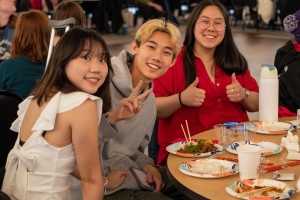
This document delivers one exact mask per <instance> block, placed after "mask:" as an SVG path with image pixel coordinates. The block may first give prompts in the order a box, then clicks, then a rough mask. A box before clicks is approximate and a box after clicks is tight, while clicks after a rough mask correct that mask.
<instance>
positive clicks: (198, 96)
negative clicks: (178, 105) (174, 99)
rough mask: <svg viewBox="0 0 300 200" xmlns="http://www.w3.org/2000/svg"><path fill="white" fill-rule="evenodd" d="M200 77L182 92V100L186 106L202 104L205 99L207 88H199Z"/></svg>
mask: <svg viewBox="0 0 300 200" xmlns="http://www.w3.org/2000/svg"><path fill="white" fill-rule="evenodd" d="M198 83H199V78H198V77H196V79H195V80H194V82H193V83H191V84H190V85H189V86H188V87H187V88H186V89H185V90H184V91H183V92H182V93H181V102H182V103H183V104H184V105H185V106H192V107H198V106H201V105H202V104H203V102H204V100H205V90H203V89H200V88H198V87H197V86H198Z"/></svg>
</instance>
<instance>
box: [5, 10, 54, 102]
mask: <svg viewBox="0 0 300 200" xmlns="http://www.w3.org/2000/svg"><path fill="white" fill-rule="evenodd" d="M48 23H49V19H48V16H47V15H46V14H45V13H44V12H42V11H39V10H31V11H27V12H22V13H21V14H20V15H19V19H18V22H17V24H16V29H15V36H14V39H13V41H12V46H11V58H9V59H7V60H5V61H3V62H2V63H0V89H3V90H9V91H11V92H13V93H15V94H17V95H19V96H20V97H22V98H26V97H27V96H28V94H29V93H30V92H31V91H32V89H33V88H34V86H35V85H36V81H37V80H39V79H40V78H41V76H42V75H43V73H44V71H45V63H46V58H47V52H48V45H49V44H48V43H49V39H50V28H49V26H48Z"/></svg>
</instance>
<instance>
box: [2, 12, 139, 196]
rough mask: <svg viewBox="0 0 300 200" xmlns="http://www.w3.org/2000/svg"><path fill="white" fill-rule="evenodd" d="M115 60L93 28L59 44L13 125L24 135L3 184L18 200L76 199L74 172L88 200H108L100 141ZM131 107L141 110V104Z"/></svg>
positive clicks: (77, 31)
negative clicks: (72, 187)
mask: <svg viewBox="0 0 300 200" xmlns="http://www.w3.org/2000/svg"><path fill="white" fill-rule="evenodd" d="M32 12H33V11H32ZM34 12H37V11H34ZM74 41H76V42H74ZM109 57H110V54H109V52H108V48H107V45H106V43H105V41H104V40H103V39H102V37H101V36H100V35H99V34H98V33H97V32H95V31H93V30H89V29H83V28H73V29H71V30H70V31H68V32H67V33H66V34H64V35H63V37H62V38H61V39H60V40H59V42H58V43H57V45H56V47H55V49H54V51H53V55H52V57H51V59H50V62H49V66H48V67H47V69H46V72H45V74H44V75H43V77H42V79H41V81H40V82H39V84H38V85H37V86H36V87H35V89H34V90H33V91H32V93H31V95H30V96H29V97H28V98H26V99H25V100H24V101H23V102H22V103H21V104H20V105H19V111H18V118H17V119H16V121H15V122H14V123H13V124H12V130H13V131H16V132H18V133H19V136H18V139H17V141H16V144H15V146H14V148H13V149H12V150H11V152H10V154H9V156H8V159H7V163H6V174H5V178H4V181H3V185H2V191H3V192H5V193H7V194H8V195H9V196H10V197H11V198H12V199H22V200H34V199H56V200H60V199H61V200H71V195H70V181H69V178H70V175H71V174H72V175H74V176H76V177H80V178H81V180H82V182H81V183H82V191H83V199H85V200H93V199H94V200H99V199H103V195H104V187H106V185H107V183H106V182H105V181H104V180H105V179H103V177H102V175H101V167H100V159H99V151H98V140H97V138H98V125H99V123H100V119H101V114H102V112H107V111H108V110H109V109H110V107H111V97H110V91H109V82H110V78H109V77H110V73H111V72H112V66H111V62H110V60H109ZM126 103H127V104H126V105H125V106H126V107H127V108H128V109H129V110H130V109H131V110H134V109H136V106H135V104H136V102H133V101H132V100H131V99H128V100H127V101H126ZM123 105H124V104H123ZM87 147H88V148H87ZM105 183H106V184H105Z"/></svg>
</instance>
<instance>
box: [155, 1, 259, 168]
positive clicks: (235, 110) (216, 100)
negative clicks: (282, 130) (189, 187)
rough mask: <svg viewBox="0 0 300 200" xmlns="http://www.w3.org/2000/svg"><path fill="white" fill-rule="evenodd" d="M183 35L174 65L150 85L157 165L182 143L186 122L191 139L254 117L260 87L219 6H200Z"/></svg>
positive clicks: (202, 4)
mask: <svg viewBox="0 0 300 200" xmlns="http://www.w3.org/2000/svg"><path fill="white" fill-rule="evenodd" d="M185 32H186V35H185V39H184V42H183V47H182V49H181V51H180V52H179V54H178V56H177V61H176V63H175V64H174V66H172V67H171V68H170V69H169V70H168V72H167V73H166V74H165V75H164V76H162V77H161V78H159V79H156V80H154V93H155V96H156V106H157V117H158V119H159V122H158V143H159V146H160V147H159V154H158V161H157V162H158V164H166V158H167V155H168V152H167V151H166V147H167V146H168V145H170V144H171V143H173V142H174V141H176V140H178V139H181V138H184V134H183V131H182V129H181V124H185V120H187V122H188V125H189V129H190V133H191V135H195V134H197V133H200V132H203V131H205V130H208V129H212V128H213V126H214V125H215V124H219V123H224V122H230V121H235V122H243V121H248V120H249V119H248V116H247V112H246V111H250V112H254V111H258V85H257V83H256V81H255V79H254V78H253V77H252V76H251V74H250V71H249V69H248V64H247V61H246V59H245V58H244V56H243V55H242V54H241V53H240V52H239V50H238V48H237V47H236V45H235V43H234V40H233V37H232V33H231V28H230V24H229V17H228V13H227V10H226V9H225V7H224V6H223V5H222V3H220V2H219V1H216V0H203V1H201V2H200V3H199V4H198V5H197V6H196V7H195V8H194V9H193V12H192V14H191V16H190V18H189V21H188V24H187V27H186V31H185ZM229 49H230V51H229Z"/></svg>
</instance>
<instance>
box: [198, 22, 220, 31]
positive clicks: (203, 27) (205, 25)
mask: <svg viewBox="0 0 300 200" xmlns="http://www.w3.org/2000/svg"><path fill="white" fill-rule="evenodd" d="M210 24H213V27H214V29H215V30H216V31H223V30H224V29H225V26H226V24H225V22H224V21H223V20H215V21H212V22H211V21H210V20H208V19H200V20H198V21H197V25H198V27H199V28H200V29H201V30H207V29H208V28H209V26H210Z"/></svg>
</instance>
